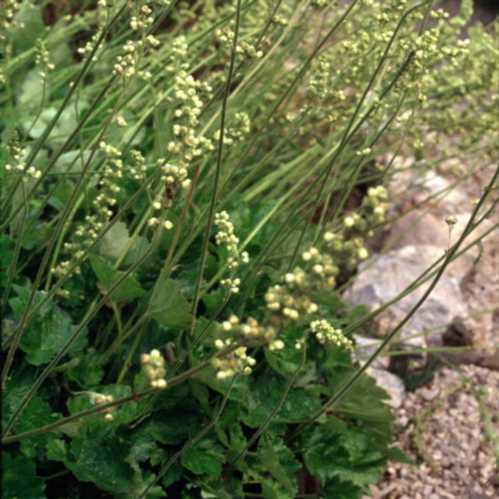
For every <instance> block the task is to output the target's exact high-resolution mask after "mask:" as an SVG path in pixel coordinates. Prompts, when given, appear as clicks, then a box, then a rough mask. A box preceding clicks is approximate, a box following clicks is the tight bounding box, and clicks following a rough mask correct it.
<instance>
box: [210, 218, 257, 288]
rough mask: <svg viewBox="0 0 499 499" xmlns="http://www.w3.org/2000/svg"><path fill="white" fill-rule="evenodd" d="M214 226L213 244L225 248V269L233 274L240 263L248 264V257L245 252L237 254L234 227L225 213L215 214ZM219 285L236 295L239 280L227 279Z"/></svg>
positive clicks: (237, 248) (236, 238) (236, 278)
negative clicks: (215, 228) (226, 255)
mask: <svg viewBox="0 0 499 499" xmlns="http://www.w3.org/2000/svg"><path fill="white" fill-rule="evenodd" d="M215 225H216V226H217V229H218V230H217V233H216V235H215V242H216V244H217V245H218V246H223V247H224V248H225V250H226V252H227V254H228V257H227V267H228V268H229V270H230V271H231V272H234V271H235V270H236V269H237V268H238V267H239V266H240V265H241V263H248V262H249V255H248V253H247V252H246V251H243V252H241V253H240V252H239V247H238V245H239V238H238V237H237V236H236V235H235V233H234V225H233V223H232V222H231V221H230V217H229V214H228V213H227V212H226V211H221V212H220V213H216V214H215ZM220 284H221V285H222V286H224V287H225V288H228V289H229V290H230V292H231V293H238V292H239V285H240V284H241V279H239V278H238V277H228V278H225V279H222V280H221V281H220Z"/></svg>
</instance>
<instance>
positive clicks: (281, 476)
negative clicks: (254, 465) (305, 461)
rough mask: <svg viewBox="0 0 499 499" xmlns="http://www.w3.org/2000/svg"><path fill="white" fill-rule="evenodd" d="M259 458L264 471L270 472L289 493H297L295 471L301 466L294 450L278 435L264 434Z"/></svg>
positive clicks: (291, 495)
mask: <svg viewBox="0 0 499 499" xmlns="http://www.w3.org/2000/svg"><path fill="white" fill-rule="evenodd" d="M258 459H259V465H260V467H261V470H262V471H265V472H268V473H270V474H271V475H272V477H273V478H274V479H275V480H277V481H278V482H279V484H280V485H281V487H282V488H283V489H284V490H285V491H286V492H287V493H288V497H294V496H295V495H296V494H297V491H298V486H297V483H296V479H295V473H296V472H297V471H298V470H299V469H300V468H301V465H300V463H299V462H298V461H297V460H296V459H295V456H294V454H293V452H292V451H291V450H290V449H289V448H288V447H286V446H285V445H284V443H283V441H282V439H280V438H278V437H270V436H264V437H262V438H261V439H260V444H259V446H258Z"/></svg>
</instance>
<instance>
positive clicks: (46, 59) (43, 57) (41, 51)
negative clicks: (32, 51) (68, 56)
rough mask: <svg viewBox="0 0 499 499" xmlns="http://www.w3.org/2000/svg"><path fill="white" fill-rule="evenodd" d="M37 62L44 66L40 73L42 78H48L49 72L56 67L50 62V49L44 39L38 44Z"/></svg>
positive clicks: (38, 64)
mask: <svg viewBox="0 0 499 499" xmlns="http://www.w3.org/2000/svg"><path fill="white" fill-rule="evenodd" d="M35 64H36V65H37V66H40V67H41V68H42V70H41V71H40V73H39V74H40V76H41V77H42V78H46V77H47V72H48V71H52V70H53V69H54V68H55V65H54V64H53V63H51V62H50V55H49V51H48V50H47V47H46V46H45V43H44V42H43V40H39V41H38V43H37V44H36V55H35Z"/></svg>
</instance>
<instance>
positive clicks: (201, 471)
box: [181, 440, 225, 477]
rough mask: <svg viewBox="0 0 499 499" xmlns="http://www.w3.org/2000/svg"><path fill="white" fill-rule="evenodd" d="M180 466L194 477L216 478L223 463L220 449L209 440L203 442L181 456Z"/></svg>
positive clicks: (222, 454)
mask: <svg viewBox="0 0 499 499" xmlns="http://www.w3.org/2000/svg"><path fill="white" fill-rule="evenodd" d="M181 461H182V466H184V467H185V468H187V469H188V470H189V471H192V472H193V473H194V474H196V475H208V476H211V477H217V476H219V475H220V473H221V472H222V464H223V463H224V461H225V456H224V453H223V452H222V450H221V448H220V447H219V446H218V445H216V444H215V443H214V442H213V441H211V440H203V441H201V442H199V443H198V444H196V445H195V446H194V447H191V448H190V449H187V450H186V451H185V452H184V453H183V454H182V459H181Z"/></svg>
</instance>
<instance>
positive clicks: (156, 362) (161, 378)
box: [140, 349, 167, 390]
mask: <svg viewBox="0 0 499 499" xmlns="http://www.w3.org/2000/svg"><path fill="white" fill-rule="evenodd" d="M140 362H141V364H142V369H143V371H144V374H145V375H146V377H147V379H148V381H149V384H150V385H151V387H152V388H158V389H160V390H161V389H163V388H166V385H167V382H166V379H165V375H166V367H165V359H164V358H163V356H162V355H161V352H160V351H159V350H156V349H154V350H151V351H150V352H149V353H144V354H142V356H141V357H140Z"/></svg>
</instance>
